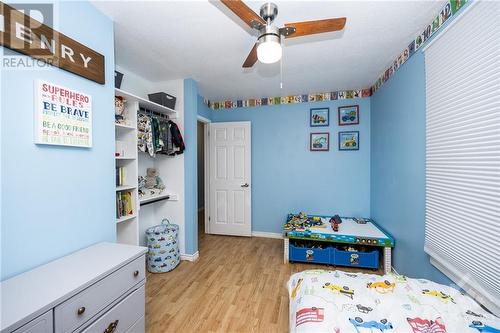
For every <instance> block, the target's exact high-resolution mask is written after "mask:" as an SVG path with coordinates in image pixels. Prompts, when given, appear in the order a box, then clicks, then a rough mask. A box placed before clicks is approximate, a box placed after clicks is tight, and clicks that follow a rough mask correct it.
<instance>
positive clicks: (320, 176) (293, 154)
mask: <svg viewBox="0 0 500 333" xmlns="http://www.w3.org/2000/svg"><path fill="white" fill-rule="evenodd" d="M353 104H359V107H360V125H355V126H338V122H337V108H338V107H339V106H345V105H353ZM318 107H329V108H330V125H329V126H328V127H310V124H309V117H310V111H309V110H310V108H318ZM370 113H371V112H370V99H369V98H360V99H356V100H338V101H329V102H315V103H301V104H288V105H272V106H261V107H255V108H238V109H230V110H217V111H213V112H212V120H213V121H214V122H229V121H250V122H251V123H252V231H260V232H273V233H281V232H282V225H283V223H284V221H285V218H286V215H287V214H288V213H291V212H299V211H305V212H306V213H310V214H324V215H327V214H336V213H338V214H341V215H344V216H366V217H367V216H369V215H370ZM339 131H360V150H359V151H339V150H338V132H339ZM311 132H329V133H330V151H328V152H311V151H310V150H309V135H310V133H311Z"/></svg>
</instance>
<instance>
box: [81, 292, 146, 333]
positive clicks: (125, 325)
mask: <svg viewBox="0 0 500 333" xmlns="http://www.w3.org/2000/svg"><path fill="white" fill-rule="evenodd" d="M144 300H145V293H144V285H142V286H141V287H140V288H139V289H137V290H136V291H134V292H133V293H132V294H130V295H129V296H127V297H126V298H125V299H124V300H122V301H121V302H120V303H118V304H116V305H115V306H114V307H113V308H111V309H110V310H109V311H107V312H106V313H105V314H103V315H102V316H101V317H100V318H99V319H97V320H96V321H95V322H94V323H92V324H91V325H90V326H89V327H87V328H85V329H84V330H83V331H82V332H81V333H95V332H110V333H111V332H112V333H121V332H127V331H129V329H131V328H132V327H133V326H134V324H136V322H137V321H138V320H139V319H140V318H143V317H144V310H145V309H144V308H145V305H144ZM138 328H140V325H139V326H138ZM135 332H140V331H135ZM142 332H144V331H142Z"/></svg>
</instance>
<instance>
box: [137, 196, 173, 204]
mask: <svg viewBox="0 0 500 333" xmlns="http://www.w3.org/2000/svg"><path fill="white" fill-rule="evenodd" d="M163 200H169V201H177V200H178V196H177V194H172V193H163V194H160V195H148V196H144V197H142V198H139V204H140V205H141V206H144V205H146V204H150V203H154V202H157V201H163Z"/></svg>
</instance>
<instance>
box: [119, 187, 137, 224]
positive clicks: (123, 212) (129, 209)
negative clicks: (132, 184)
mask: <svg viewBox="0 0 500 333" xmlns="http://www.w3.org/2000/svg"><path fill="white" fill-rule="evenodd" d="M133 207H134V206H133V203H132V192H129V191H127V192H117V193H116V218H118V219H119V218H121V217H124V216H128V215H133V214H134V209H133Z"/></svg>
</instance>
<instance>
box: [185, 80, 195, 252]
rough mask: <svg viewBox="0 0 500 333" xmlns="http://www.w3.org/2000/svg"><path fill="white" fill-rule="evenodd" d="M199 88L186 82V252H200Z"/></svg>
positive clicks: (193, 83)
mask: <svg viewBox="0 0 500 333" xmlns="http://www.w3.org/2000/svg"><path fill="white" fill-rule="evenodd" d="M197 116H198V86H197V83H196V81H194V80H193V79H185V80H184V139H185V144H186V150H185V151H184V182H185V205H184V211H185V233H186V234H185V239H186V242H185V243H186V244H185V251H186V254H194V253H196V251H198V186H197V185H198V182H197V179H198V173H197V172H198V170H197V167H198V164H197V163H198V156H197V144H198V136H197V132H198V131H197Z"/></svg>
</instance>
